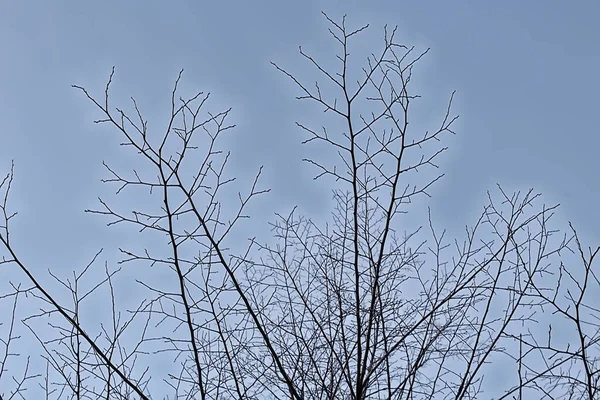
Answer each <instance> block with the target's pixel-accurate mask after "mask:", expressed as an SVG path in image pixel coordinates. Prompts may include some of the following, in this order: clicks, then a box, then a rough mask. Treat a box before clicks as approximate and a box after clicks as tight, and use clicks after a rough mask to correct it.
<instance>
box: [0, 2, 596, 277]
mask: <svg viewBox="0 0 600 400" xmlns="http://www.w3.org/2000/svg"><path fill="white" fill-rule="evenodd" d="M0 7H1V9H0V48H1V49H2V61H0V110H1V111H0V128H1V131H0V169H1V170H2V171H3V174H4V173H5V172H4V171H8V170H9V168H10V162H11V160H13V159H14V160H15V165H16V169H15V171H16V172H15V179H16V181H15V184H14V191H13V193H12V197H11V201H12V208H13V209H14V210H15V211H18V212H19V216H18V217H17V218H16V219H15V220H14V222H13V226H12V233H13V238H12V240H13V241H14V243H15V247H16V249H17V250H18V251H20V252H21V253H22V254H23V258H24V260H25V261H26V262H27V263H28V264H30V265H31V266H32V268H34V269H36V270H37V271H38V272H39V274H45V273H46V271H47V269H48V268H51V269H53V270H56V271H62V272H63V273H67V272H68V271H70V270H71V269H73V268H79V267H81V266H82V265H84V264H85V263H86V262H87V261H89V259H90V258H91V257H92V256H93V254H94V253H95V251H96V250H97V249H98V248H100V247H105V248H106V250H107V252H106V254H107V255H106V258H107V260H109V262H110V261H114V259H116V258H115V257H116V253H115V252H114V249H115V248H116V246H118V245H119V244H120V243H122V241H127V240H134V239H131V236H128V235H129V234H130V232H129V231H126V230H110V229H107V228H106V227H105V223H106V222H107V221H105V220H103V219H101V218H95V217H94V216H90V215H84V213H83V210H84V209H86V208H92V207H94V206H95V205H96V204H97V203H96V198H97V196H99V195H102V196H105V195H106V196H110V195H111V194H112V193H114V191H115V188H110V187H107V186H106V185H102V184H101V183H100V181H99V180H100V179H101V178H103V177H106V174H105V170H104V169H103V167H102V160H106V161H107V162H109V163H110V164H111V165H117V166H121V167H123V168H125V167H128V166H129V165H130V164H129V163H130V162H131V157H130V155H131V154H129V153H126V152H124V151H123V150H122V149H120V148H119V146H118V143H119V140H120V138H119V137H118V135H117V133H116V132H114V131H112V130H111V129H107V128H105V127H100V126H97V125H94V124H93V123H92V121H93V119H95V118H98V117H99V114H98V112H97V111H96V109H94V107H93V106H92V105H91V104H90V103H89V102H88V101H87V100H86V99H85V98H84V97H83V96H82V94H81V93H80V92H78V91H77V90H75V89H73V88H71V84H78V85H82V86H85V87H86V88H88V89H89V90H90V91H91V92H92V93H94V94H97V95H101V91H102V90H103V87H104V85H105V83H106V80H107V78H108V75H109V73H110V70H111V67H112V66H115V68H116V74H115V79H114V85H113V89H112V96H113V101H114V104H115V105H116V104H117V103H118V104H120V105H127V101H128V99H129V96H132V95H133V96H134V97H135V98H136V99H137V100H138V102H139V103H140V105H141V107H142V110H143V112H144V115H145V116H146V118H147V119H148V120H149V121H150V124H151V127H152V124H155V126H156V127H158V128H161V127H163V126H164V124H165V122H166V118H167V117H168V112H169V109H168V105H169V103H168V102H169V94H170V90H171V88H172V85H173V82H174V80H175V78H176V76H177V73H178V71H179V70H180V69H181V68H183V69H185V72H184V77H183V80H182V90H183V92H184V93H191V92H193V91H195V90H204V91H209V92H211V96H212V103H211V104H212V105H213V106H214V108H215V109H222V108H227V107H230V106H231V107H233V115H232V122H234V123H236V124H237V128H236V130H235V133H233V135H234V136H233V137H234V139H232V140H231V141H230V142H228V145H229V146H231V150H232V153H233V161H234V162H233V165H232V167H233V171H234V172H235V173H236V174H238V175H239V176H240V177H242V179H243V178H248V177H251V176H252V175H253V173H254V172H255V171H256V169H257V168H258V166H260V165H264V166H265V173H264V180H263V183H264V184H265V186H269V187H271V188H272V189H273V192H272V193H271V194H270V195H269V197H268V199H266V200H263V201H264V202H263V203H261V206H260V207H257V208H255V209H254V212H255V215H256V216H257V219H258V220H259V221H264V220H267V219H270V218H271V217H272V215H273V212H274V211H281V212H286V211H287V210H289V209H290V208H291V207H292V206H294V205H299V206H300V208H301V209H302V210H303V211H304V212H306V213H307V214H310V215H315V216H317V217H319V216H325V215H326V212H327V209H326V207H325V208H324V207H323V206H322V205H323V204H329V203H328V202H329V201H330V197H331V195H330V193H329V191H328V186H327V185H326V184H323V183H319V182H317V183H314V182H313V181H312V180H311V177H312V176H313V175H314V172H315V171H314V170H313V169H311V168H310V167H309V166H307V165H305V164H302V162H301V159H302V157H303V156H305V155H306V154H307V153H306V152H307V151H309V150H307V149H306V148H305V147H301V146H300V141H301V140H302V139H303V138H304V136H303V135H302V133H301V132H300V131H299V130H298V129H297V128H296V126H295V125H294V121H296V120H302V119H304V120H306V119H308V118H311V114H310V112H315V109H314V108H310V107H307V106H306V105H303V104H300V103H298V102H297V101H296V100H294V96H295V95H298V94H299V93H298V91H297V88H296V87H294V86H293V84H292V83H291V82H290V81H289V80H287V79H285V77H284V76H282V75H281V74H279V73H277V71H276V70H275V69H274V68H273V67H272V66H271V65H270V63H269V62H270V61H275V62H277V63H278V64H280V65H282V66H284V67H286V68H287V69H289V70H290V71H292V72H294V73H297V74H299V75H300V76H303V74H304V73H305V72H306V71H307V67H308V65H307V64H306V63H304V62H303V60H302V59H301V58H300V56H299V55H298V45H302V46H303V49H306V50H307V51H309V52H311V53H312V54H314V55H315V56H316V57H317V58H319V57H321V58H323V59H327V57H331V54H332V49H333V43H332V42H331V39H330V38H329V37H328V35H327V32H326V28H327V25H326V21H325V20H324V18H323V17H322V15H321V13H320V12H321V10H323V11H325V12H327V13H328V14H329V15H330V16H331V17H333V18H334V19H338V18H340V17H341V16H342V15H343V14H347V15H348V23H349V24H350V25H351V26H356V27H358V26H360V25H363V24H366V23H369V24H370V26H371V27H370V30H369V32H368V34H367V35H366V36H365V39H361V40H362V41H360V40H359V41H358V43H357V46H358V48H359V49H367V50H369V49H370V48H371V46H372V47H373V49H372V51H376V50H377V49H379V48H380V45H381V42H380V40H381V37H382V27H383V25H384V24H386V23H387V24H389V25H392V26H393V25H398V27H399V28H398V38H399V40H400V41H401V42H404V43H405V44H407V45H414V46H416V47H417V49H422V50H424V49H426V48H428V47H430V48H431V50H430V52H429V54H428V55H427V56H426V58H425V59H424V60H423V62H422V63H420V64H419V65H418V66H417V67H416V68H415V75H416V77H415V85H416V88H417V89H418V91H419V94H421V95H422V96H423V100H422V101H421V103H420V104H421V106H420V107H421V108H419V109H418V111H417V114H416V116H417V117H418V118H417V120H418V122H416V124H417V126H421V125H420V124H423V125H422V126H427V124H428V123H429V121H434V125H435V124H437V121H438V119H439V117H441V116H442V113H443V111H444V107H445V105H446V103H447V101H448V98H449V95H450V93H451V92H452V91H453V90H456V91H457V94H456V101H455V108H454V111H455V112H456V113H457V114H460V119H459V121H458V123H457V125H456V127H455V130H456V132H457V135H456V136H454V137H451V138H449V139H448V142H447V143H448V145H449V146H450V151H449V152H448V153H447V154H446V155H445V156H444V157H443V160H442V163H441V168H442V169H443V172H445V173H446V177H445V178H444V180H443V182H442V183H441V184H439V185H438V186H437V187H436V188H435V189H434V190H433V191H432V195H433V198H432V200H431V202H430V203H428V205H431V206H432V208H433V210H434V215H435V216H436V218H437V221H438V223H439V224H440V225H442V226H447V227H448V228H449V229H450V231H456V232H457V231H458V229H461V228H462V227H463V226H464V225H465V224H471V223H472V222H473V220H474V218H475V216H476V215H477V214H478V213H479V212H480V211H481V207H482V206H483V204H484V200H485V191H486V190H488V189H494V185H495V184H496V183H500V184H502V186H503V187H505V188H506V189H507V190H509V191H513V190H519V189H527V188H529V187H534V188H535V189H536V190H538V191H540V192H542V194H543V195H544V202H545V203H547V204H554V203H561V205H562V206H561V209H560V212H559V214H558V217H559V219H560V220H562V221H566V220H570V221H572V222H573V223H574V225H575V227H576V228H578V230H579V232H580V234H581V236H582V239H583V240H584V243H589V245H593V244H598V243H600V233H599V231H598V226H600V209H599V208H598V207H597V204H598V199H599V198H600V185H598V181H599V178H598V177H599V171H600V158H599V157H598V150H597V149H598V147H599V146H600V135H599V132H598V125H597V121H596V119H595V118H596V116H597V113H598V111H597V108H598V105H599V102H598V100H597V94H598V93H600V78H599V77H598V74H597V71H599V70H600V53H599V52H598V51H597V48H598V42H599V40H600V29H599V28H598V23H597V19H598V15H600V3H599V2H597V1H592V0H588V1H584V0H582V1H577V2H567V1H558V0H548V1H544V2H542V1H535V2H534V1H529V2H523V1H516V0H513V1H503V2H491V1H474V0H473V1H466V0H460V1H452V2H446V1H436V2H434V1H427V2H425V1H420V2H416V1H413V2H408V1H406V2H399V1H374V0H371V1H368V2H366V1H362V2H360V1H302V2H300V1H297V2H284V1H275V0H269V1H254V2H242V1H238V2H233V1H221V2H217V1H213V2H197V1H175V0H173V1H168V2H167V1H144V2H141V1H138V2H133V1H129V2H125V1H114V0H111V1H103V2H82V1H75V0H71V1H61V2H57V1H53V2H41V1H39V2H25V1H13V2H8V1H5V2H2V5H1V6H0ZM306 74H307V75H305V76H306V77H307V78H308V79H309V80H310V79H314V78H312V76H313V75H310V74H309V73H308V72H306ZM316 112H318V111H316ZM2 273H4V272H2ZM2 279H4V278H2Z"/></svg>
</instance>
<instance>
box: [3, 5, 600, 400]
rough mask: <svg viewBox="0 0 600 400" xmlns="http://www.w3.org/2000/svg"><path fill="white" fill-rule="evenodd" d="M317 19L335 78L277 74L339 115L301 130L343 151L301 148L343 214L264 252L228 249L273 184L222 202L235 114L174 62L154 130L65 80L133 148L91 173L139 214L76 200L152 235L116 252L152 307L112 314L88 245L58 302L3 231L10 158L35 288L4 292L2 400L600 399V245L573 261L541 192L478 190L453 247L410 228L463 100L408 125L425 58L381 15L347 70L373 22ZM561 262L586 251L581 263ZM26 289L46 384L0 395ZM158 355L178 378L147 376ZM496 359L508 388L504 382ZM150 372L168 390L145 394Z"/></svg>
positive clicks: (27, 376) (299, 227) (297, 221)
mask: <svg viewBox="0 0 600 400" xmlns="http://www.w3.org/2000/svg"><path fill="white" fill-rule="evenodd" d="M325 18H326V19H327V21H328V22H329V24H330V29H329V33H330V34H331V36H332V38H333V40H334V41H335V42H336V43H337V44H338V45H339V48H340V50H339V53H338V54H337V55H336V62H337V63H338V66H337V68H335V69H331V70H330V69H328V68H325V66H324V64H323V63H322V62H320V61H319V60H316V59H315V58H314V57H312V56H311V55H310V54H307V53H306V52H304V51H303V50H302V48H300V54H301V56H302V57H303V59H304V60H305V61H306V62H307V63H308V64H309V65H311V66H312V67H313V68H314V70H315V71H316V73H318V74H319V75H320V79H319V80H318V81H317V82H316V84H315V85H314V87H313V86H308V85H306V84H305V83H303V82H301V80H299V79H298V78H296V76H295V75H294V74H292V73H291V72H289V71H288V70H287V69H285V68H284V67H282V66H279V65H278V64H273V65H274V67H275V68H276V69H277V70H279V71H280V72H282V73H283V75H284V76H285V77H287V78H289V79H290V80H291V82H293V83H294V84H295V85H296V86H297V87H298V90H299V91H300V93H301V94H300V95H299V96H298V99H300V100H302V101H309V102H312V103H313V104H316V105H317V106H319V107H320V108H321V109H324V111H326V113H327V115H328V116H330V119H329V120H328V121H331V124H332V125H333V126H335V128H334V129H331V128H329V127H328V126H322V127H321V128H318V127H315V126H311V125H309V124H307V123H297V126H298V127H299V128H301V130H303V131H304V132H305V133H307V134H308V138H307V139H306V140H305V141H304V143H307V144H317V145H320V146H324V148H326V149H329V150H331V154H335V155H336V157H337V158H336V159H327V160H323V159H317V158H308V159H306V160H305V161H306V162H307V163H308V164H310V165H311V166H312V167H314V168H315V169H316V171H317V172H316V176H315V179H330V180H331V181H332V184H333V186H334V189H333V204H334V209H333V210H332V214H331V220H330V221H329V222H327V223H324V224H321V223H317V222H314V221H313V220H311V219H310V218H307V217H304V216H301V215H298V212H297V210H296V209H294V210H292V211H291V212H290V213H289V214H287V215H280V214H277V215H276V219H275V221H274V222H273V223H272V229H273V233H274V238H275V242H271V243H266V242H263V241H261V240H259V239H256V238H251V239H250V240H249V242H248V244H247V246H245V247H244V248H243V249H242V250H240V246H239V243H235V241H234V240H233V239H232V232H234V231H235V227H236V226H237V225H238V224H239V223H240V221H241V220H243V219H246V218H248V215H247V213H246V210H247V207H248V204H249V203H250V202H251V201H253V200H254V199H255V198H256V197H259V196H262V195H264V194H266V193H267V192H268V190H267V189H263V188H261V184H260V182H259V178H260V175H261V170H260V169H259V170H258V171H257V173H256V176H255V179H254V180H252V181H251V182H249V184H247V185H246V187H245V188H243V189H242V191H241V192H239V193H237V205H236V204H234V202H232V201H231V199H232V196H231V194H232V193H235V192H231V190H232V185H233V184H234V182H235V178H234V177H231V176H229V175H228V172H227V171H228V170H227V165H228V161H229V157H230V153H228V152H224V151H223V150H222V149H221V146H220V138H221V137H222V136H223V135H225V134H227V132H228V131H229V130H231V129H232V128H233V127H234V126H233V125H232V124H230V123H228V122H227V120H228V116H229V114H230V111H231V110H230V109H228V110H224V111H219V112H211V111H208V110H207V109H208V107H209V95H208V94H204V93H203V92H199V93H197V94H196V95H194V96H192V97H191V98H187V99H183V98H180V97H179V96H178V90H179V84H180V80H181V76H182V75H181V73H180V74H179V77H178V78H177V80H176V83H175V87H174V89H173V92H172V94H171V110H170V118H169V121H168V124H167V127H166V129H165V130H164V133H162V135H156V134H155V133H154V132H150V130H149V129H148V123H147V121H146V120H145V119H144V118H143V116H142V112H141V110H140V108H139V107H138V104H137V103H136V101H135V100H133V99H132V101H133V113H128V112H126V111H125V110H122V109H120V108H113V107H111V106H110V104H109V90H110V87H111V83H112V78H113V74H114V70H113V71H112V73H111V75H110V78H109V80H108V83H107V85H106V89H105V92H104V96H103V98H102V99H101V100H99V99H97V98H96V97H94V96H93V95H92V94H91V93H89V92H88V91H87V90H86V89H85V88H83V87H81V86H74V87H75V88H76V89H78V90H80V91H81V92H82V93H83V94H84V95H85V96H86V97H87V98H88V99H89V100H90V101H91V102H92V103H93V104H94V105H95V106H96V107H97V109H98V110H99V111H100V112H101V113H102V115H103V117H102V118H101V119H99V120H97V121H95V122H96V123H105V124H109V125H111V126H112V127H114V128H115V130H117V131H118V132H119V133H120V134H121V135H122V138H123V143H122V146H126V147H129V148H131V149H133V150H134V151H135V153H136V156H137V157H138V158H139V159H140V167H139V168H137V169H136V170H134V171H133V172H132V173H130V174H125V173H122V172H119V171H116V170H115V169H113V168H111V167H110V166H109V165H107V164H105V167H106V169H107V172H108V174H109V178H108V179H106V180H104V182H106V183H110V184H117V185H118V190H117V194H120V195H123V194H124V193H132V195H139V193H140V191H141V192H142V193H144V196H145V201H144V203H143V204H140V203H137V204H136V208H135V209H134V210H132V211H130V212H127V211H121V210H119V209H118V208H119V207H114V206H112V205H110V204H109V203H108V202H106V201H104V200H102V199H100V206H99V208H98V209H94V210H87V212H89V213H92V214H98V215H101V216H105V217H108V218H110V221H109V225H116V224H126V225H132V226H136V227H137V228H139V230H140V232H142V233H143V234H144V235H146V236H144V237H149V236H153V237H159V238H162V240H163V243H164V244H165V247H164V248H156V247H152V248H143V249H142V248H140V249H125V248H123V249H120V251H121V253H122V255H123V259H122V261H121V262H120V264H130V263H136V264H139V265H138V267H137V268H138V269H137V271H139V275H138V278H137V279H136V281H137V284H138V285H139V287H138V289H136V290H137V291H139V292H140V293H144V295H143V297H144V298H143V299H142V300H141V302H140V303H139V304H138V305H137V306H136V307H134V308H132V309H128V310H122V309H121V307H120V304H119V301H118V291H117V290H116V288H115V284H114V283H115V280H117V279H124V278H120V277H121V274H120V271H122V269H121V268H124V267H119V268H116V269H114V268H113V269H111V268H109V267H108V266H107V265H105V268H104V276H105V277H104V278H103V279H101V280H100V281H95V283H92V284H89V283H86V282H85V281H86V277H87V276H88V274H89V272H90V271H91V270H92V269H95V265H96V264H97V262H96V260H97V258H98V257H99V256H100V252H99V253H98V254H96V255H95V256H94V258H93V260H92V261H91V262H90V263H89V264H88V265H87V266H86V267H85V268H84V270H83V271H82V272H81V273H77V274H75V273H74V274H73V277H72V278H71V279H66V278H60V277H58V276H54V275H53V278H54V279H55V280H56V281H57V282H59V283H60V284H61V285H62V286H63V287H64V289H65V290H66V292H67V293H68V294H69V295H70V296H71V299H72V305H71V306H67V305H65V304H61V303H60V302H59V301H58V300H57V297H56V296H55V295H53V294H52V293H50V291H49V290H48V289H47V288H46V287H45V285H44V284H43V282H42V280H41V278H39V277H38V276H34V274H33V273H32V270H33V269H32V268H31V267H30V266H27V265H25V264H24V263H23V262H22V261H21V259H20V258H19V256H18V255H17V254H16V252H15V251H14V247H13V246H12V243H11V241H10V240H9V226H8V225H9V220H11V219H12V217H13V216H14V215H15V214H11V213H10V211H9V208H8V205H7V201H8V200H7V199H8V193H9V191H10V186H11V184H12V181H13V170H12V169H11V172H10V173H9V174H8V175H7V176H6V178H5V179H4V180H3V181H2V183H1V185H0V187H1V188H2V189H3V190H4V194H5V196H4V202H3V204H2V206H1V208H0V209H1V210H2V212H3V218H4V224H3V225H2V227H1V228H2V233H0V240H1V241H2V244H3V245H4V247H5V250H6V252H7V253H6V256H5V257H4V258H3V259H2V264H6V265H4V266H3V267H4V268H7V267H8V265H12V266H17V267H18V268H19V269H20V270H21V271H22V272H23V273H24V275H25V277H26V278H27V279H28V282H29V284H30V285H31V287H28V289H26V290H23V289H20V287H19V286H17V285H13V286H12V291H11V292H10V293H8V294H7V295H5V296H2V297H0V301H8V300H10V301H12V303H11V304H12V314H10V315H9V318H8V326H9V329H8V330H7V331H0V333H3V334H4V337H5V339H3V340H2V344H3V346H4V347H3V348H2V350H1V351H2V352H1V353H0V356H2V358H1V360H2V361H1V362H2V365H1V366H2V368H1V369H0V390H4V391H5V393H4V394H2V396H4V397H3V398H26V396H27V393H26V392H25V391H24V390H25V389H26V388H25V386H26V384H27V383H29V382H33V381H36V382H38V384H39V385H40V386H41V389H42V390H43V391H44V392H45V394H46V398H60V399H63V398H76V399H88V398H89V399H92V398H93V399H96V398H106V399H130V398H140V399H150V398H159V396H164V395H169V396H170V397H169V398H186V399H196V398H199V399H218V398H225V399H226V398H237V399H259V398H275V399H280V398H281V399H283V398H291V399H297V400H299V399H352V400H359V399H405V398H406V399H414V398H419V399H420V398H436V399H437V398H454V399H473V398H482V397H490V396H497V397H501V398H519V399H523V398H533V397H532V396H535V397H539V398H558V397H560V398H563V397H565V398H566V397H568V398H586V399H594V398H597V397H598V393H597V392H598V388H599V387H600V382H599V377H600V373H599V370H598V365H599V352H598V340H599V339H600V325H599V322H598V319H599V318H600V312H599V310H598V307H597V306H594V305H593V304H594V301H593V296H594V295H596V296H597V293H598V289H600V288H598V287H597V286H599V285H600V281H599V280H598V276H597V274H596V270H595V268H594V267H593V260H594V257H595V256H596V254H597V253H598V251H599V250H600V248H597V249H596V250H595V251H593V250H592V249H589V251H588V252H587V253H586V251H585V250H584V248H583V246H582V245H581V243H580V240H579V237H578V236H577V233H576V231H575V229H574V228H573V227H571V230H570V231H569V232H570V233H569V234H562V235H561V234H559V232H558V231H557V230H555V229H553V228H552V227H551V223H552V222H551V218H552V216H553V215H554V211H555V209H556V207H557V206H552V207H547V206H545V205H543V204H541V205H540V204H539V203H540V198H539V197H540V196H539V195H538V194H535V193H534V192H533V190H530V191H527V192H526V193H513V194H510V193H507V192H505V191H504V190H503V189H502V188H501V187H498V189H497V190H496V191H495V192H494V193H495V194H492V193H489V196H488V203H487V204H486V205H485V206H484V207H483V210H482V212H481V215H480V216H479V218H478V219H477V220H476V221H474V224H473V225H472V227H471V228H466V229H465V236H464V238H463V239H461V240H459V239H458V238H457V239H454V240H449V239H446V235H445V231H444V230H443V229H442V230H440V229H439V228H437V227H436V226H435V224H434V223H433V220H434V218H433V217H432V212H431V211H430V212H429V214H428V219H427V220H426V221H425V223H424V224H423V226H421V227H416V228H415V229H412V230H411V229H410V227H408V226H407V225H406V224H405V223H404V222H403V221H402V219H401V217H402V215H403V214H406V213H408V212H409V211H410V210H411V207H414V203H415V200H416V199H419V198H423V197H426V196H430V190H431V188H432V186H433V185H434V184H435V183H436V182H437V181H438V180H439V179H441V178H442V177H443V174H438V173H436V171H437V169H438V165H437V160H438V158H439V156H440V155H441V154H442V153H443V152H445V151H446V150H447V147H446V146H444V145H442V144H441V143H442V141H443V140H444V137H445V136H446V135H448V134H452V133H454V132H453V131H452V125H453V123H454V121H456V118H457V117H456V116H453V114H452V110H451V106H452V100H453V97H454V93H452V95H451V96H450V98H449V101H448V106H447V108H446V109H445V110H444V112H443V113H442V115H441V118H440V121H439V122H438V124H437V125H436V126H435V127H434V129H432V130H429V131H426V132H418V131H415V130H414V129H412V128H409V122H411V118H412V114H411V113H410V112H409V109H411V110H412V108H411V106H412V105H413V104H414V102H416V101H417V100H418V99H419V96H418V95H417V94H414V93H413V89H412V84H411V80H412V73H413V68H414V67H415V66H416V65H417V63H418V62H419V61H420V60H421V58H422V57H424V56H425V55H426V53H427V51H424V52H420V53H418V52H416V50H415V49H414V48H412V47H407V46H404V45H402V44H400V43H398V42H397V39H396V29H393V30H391V31H389V30H388V29H387V27H386V28H385V29H384V40H383V46H382V48H381V49H380V51H379V52H378V53H373V54H371V55H370V56H369V57H367V60H366V63H364V64H363V67H362V69H360V72H358V73H353V72H352V71H354V70H355V66H354V65H353V63H352V62H351V60H350V57H349V56H350V50H349V49H350V46H351V42H352V40H353V38H354V37H355V36H358V35H360V34H362V33H363V32H364V31H365V30H366V29H367V26H363V27H361V28H359V29H356V30H351V29H348V28H347V27H346V22H345V18H343V19H342V20H341V21H340V22H336V21H334V20H333V19H331V18H329V17H328V16H327V15H325ZM325 87H328V88H331V89H327V90H325V89H323V90H322V88H325ZM339 126H343V128H342V129H338V127H339ZM411 126H412V125H411ZM138 171H139V172H138ZM234 190H235V189H234ZM413 212H414V208H413ZM165 239H166V240H165ZM569 254H575V255H577V256H578V257H579V259H578V261H577V262H576V263H575V264H573V265H571V264H567V262H568V259H567V258H565V257H566V256H565V255H567V256H568V255H569ZM156 271H158V272H156ZM154 273H156V274H158V275H160V276H161V279H152V276H153V274H154ZM128 290H131V289H128ZM23 295H27V296H29V298H31V299H32V300H33V301H35V302H36V304H38V307H39V310H40V311H39V312H34V313H32V314H29V315H27V316H26V317H25V318H21V319H20V321H21V322H22V325H23V326H25V327H27V328H29V329H28V331H29V332H30V335H31V336H32V337H33V338H36V339H37V341H38V342H39V345H40V348H41V349H42V352H43V354H42V359H43V360H45V362H46V369H45V372H43V373H42V374H41V375H37V374H32V373H31V372H29V369H28V367H27V366H26V367H25V372H24V373H23V374H22V375H21V377H20V378H12V379H13V384H11V387H12V389H9V390H10V391H8V392H7V391H6V389H2V388H4V387H8V383H5V382H6V381H8V380H9V379H10V378H6V374H7V371H8V369H7V366H6V365H7V360H9V359H10V358H11V357H13V355H14V353H13V352H11V349H10V346H11V345H12V343H13V342H14V341H15V340H17V339H18V337H17V336H15V334H14V333H13V327H14V326H15V324H18V322H19V320H18V319H17V318H16V315H17V302H18V298H19V297H22V296H23ZM94 296H95V297H94ZM99 297H101V298H104V299H109V301H108V302H106V300H104V304H105V305H107V306H108V309H109V314H110V318H109V323H108V324H101V325H100V326H99V327H96V328H93V327H92V328H90V327H88V326H86V325H85V324H84V322H83V316H84V315H85V304H87V303H89V302H92V301H94V300H91V299H92V298H94V299H98V298H99ZM96 301H97V300H96ZM557 324H559V325H560V326H566V324H570V326H571V327H572V332H571V335H570V336H569V335H567V336H564V337H561V338H558V339H557V338H556V337H555V336H552V326H557ZM44 327H50V328H51V329H47V328H44ZM94 329H95V331H94ZM92 332H94V333H92ZM557 340H558V342H557ZM157 364H160V368H166V369H167V370H168V367H173V368H176V369H175V370H173V369H171V370H168V372H166V374H165V375H162V376H157V372H156V371H158V370H160V368H157ZM506 366H509V369H508V371H509V373H508V374H506V377H507V378H506V379H505V382H501V383H499V382H497V381H495V380H494V374H496V373H497V372H496V371H495V370H497V369H499V368H505V367H506ZM153 380H154V381H159V382H161V381H162V384H163V388H167V390H164V391H163V392H161V393H152V391H153V387H154V386H152V382H153ZM492 386H493V389H492ZM492 393H493V394H492ZM0 394H1V393H0Z"/></svg>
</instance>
